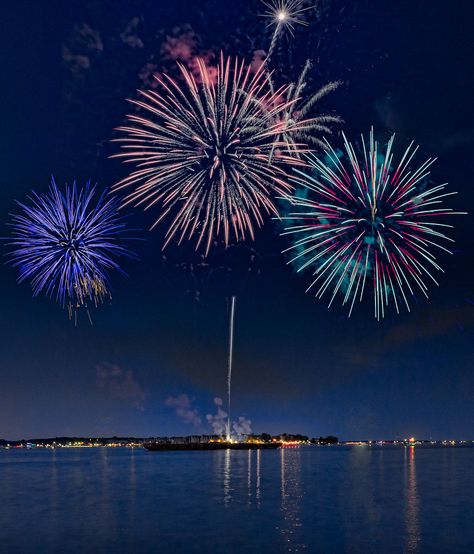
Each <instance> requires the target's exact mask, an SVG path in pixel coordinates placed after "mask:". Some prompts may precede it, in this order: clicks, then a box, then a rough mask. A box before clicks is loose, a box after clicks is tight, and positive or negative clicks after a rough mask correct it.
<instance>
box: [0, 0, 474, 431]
mask: <svg viewBox="0 0 474 554" xmlns="http://www.w3.org/2000/svg"><path fill="white" fill-rule="evenodd" d="M262 11H263V9H262V6H261V4H260V2H259V1H258V0H237V1H234V2H226V1H223V0H199V1H196V0H192V1H191V0H189V1H188V0H173V1H172V2H169V1H166V2H165V1H162V0H153V1H152V0H145V1H136V0H133V1H126V2H125V1H109V0H105V1H101V2H97V1H91V0H81V1H71V2H52V1H49V2H22V1H18V2H12V3H10V4H9V6H8V7H6V6H3V8H2V17H1V20H2V22H1V24H0V25H1V27H2V28H1V32H0V36H1V40H2V41H3V44H2V48H1V51H2V55H3V61H2V65H1V68H2V76H3V84H2V87H1V90H0V95H1V97H2V98H1V102H0V106H1V109H2V111H3V114H2V118H1V121H2V134H1V135H2V147H1V161H2V164H1V165H2V171H1V174H0V179H1V185H0V195H1V202H0V221H1V224H2V233H1V234H2V235H3V236H8V234H9V232H10V230H9V228H8V226H7V225H6V222H7V221H8V217H9V215H8V214H10V213H12V212H13V211H15V209H16V205H15V200H22V199H23V198H24V197H25V195H27V194H28V193H29V191H30V190H32V189H34V190H35V191H37V192H42V191H46V190H47V188H48V185H49V181H50V176H51V174H54V176H55V178H56V181H57V182H58V184H61V185H63V184H64V183H66V182H69V183H70V182H72V181H73V180H74V179H76V180H77V181H78V182H79V183H81V184H83V183H85V181H86V180H88V179H91V180H93V181H94V182H97V183H99V184H100V185H101V186H102V187H109V186H111V185H112V184H114V183H116V182H117V181H118V180H119V179H120V178H122V177H123V176H124V175H126V171H127V168H126V167H124V166H122V164H121V163H120V161H119V160H116V159H110V157H109V156H110V155H111V154H113V153H115V152H117V150H118V146H117V145H116V144H114V143H111V139H113V138H114V137H116V136H117V133H116V131H114V128H115V127H117V126H118V125H120V124H121V123H122V122H123V119H124V115H125V113H127V110H128V109H129V108H128V105H127V103H126V102H125V99H126V98H133V97H134V96H135V94H136V89H137V88H142V87H144V86H145V84H146V83H148V82H150V75H151V73H153V71H160V72H162V71H170V72H172V73H173V72H174V71H175V62H174V61H173V60H172V59H171V57H172V53H171V54H170V52H172V51H174V49H175V47H176V44H178V45H184V46H187V47H189V48H190V50H191V54H192V55H196V54H200V55H205V56H212V55H213V54H214V55H215V54H217V53H218V52H219V50H220V49H222V50H223V51H224V52H225V53H227V54H232V55H235V54H238V55H239V56H243V57H245V59H246V60H247V61H248V62H250V61H251V60H252V58H253V56H254V52H256V51H258V50H261V49H265V48H268V45H269V40H270V35H271V30H268V29H265V21H264V20H263V19H262V18H261V17H258V15H257V14H259V13H262ZM473 15H474V9H473V8H472V3H471V2H469V1H468V0H461V1H458V2H455V3H454V4H452V5H450V4H449V3H446V2H440V1H432V0H429V1H428V0H417V1H415V2H408V1H397V2H393V1H390V0H382V1H377V2H376V1H375V0H372V1H369V0H366V1H338V0H335V1H334V2H325V1H322V2H321V3H320V9H319V11H318V12H317V13H316V14H311V15H310V16H309V17H308V21H309V23H310V25H309V26H308V27H307V28H303V27H298V28H297V29H295V37H294V38H293V39H291V40H290V41H289V42H287V41H286V39H284V40H283V41H282V42H281V44H280V47H279V50H278V51H277V53H276V62H278V63H279V66H280V76H281V77H282V78H283V77H285V76H286V77H287V78H290V79H295V78H296V77H297V76H298V73H299V68H302V66H303V65H304V62H305V60H306V58H311V59H313V60H314V61H315V63H314V67H313V69H312V71H311V75H310V79H309V85H310V86H311V87H312V88H313V89H315V88H316V87H318V86H321V85H323V84H324V83H326V82H327V81H329V80H342V81H343V82H344V84H343V86H342V87H340V89H339V90H338V91H336V92H334V93H332V94H331V95H330V96H328V97H327V98H326V99H325V100H324V102H323V103H322V106H323V107H324V109H325V110H328V111H334V112H335V113H337V114H339V115H340V116H341V117H342V118H343V119H344V124H343V125H342V126H340V127H339V128H338V130H336V131H335V133H334V137H333V141H334V142H335V143H337V144H340V141H341V138H340V134H339V131H340V130H341V129H344V130H345V132H346V133H347V134H348V135H349V136H350V137H352V138H354V139H356V138H357V136H358V135H359V134H360V132H364V133H366V132H367V131H368V130H369V129H370V126H371V125H374V126H375V128H376V130H377V133H378V136H379V137H381V138H382V139H387V138H388V137H389V135H390V133H392V132H396V133H397V144H398V146H399V148H400V147H403V146H404V145H405V143H408V142H410V141H411V140H412V139H414V140H415V142H416V143H418V144H420V145H421V148H420V156H419V158H418V160H419V161H420V162H421V161H423V160H424V159H426V158H428V157H430V156H438V161H437V162H436V164H435V166H434V168H433V171H432V178H433V181H434V182H439V183H442V182H445V181H448V182H449V183H450V186H451V189H452V190H457V191H459V195H458V197H456V198H455V199H453V200H451V205H452V206H453V207H455V208H457V209H460V210H466V211H469V212H471V214H472V213H474V172H473V169H472V168H473V163H472V162H473V159H472V152H473V146H474V117H473V116H474V114H473V110H472V99H473V98H474V87H473V79H472V67H473V61H474V60H473V46H472V21H473ZM184 50H185V51H186V48H184ZM154 215H156V212H155V213H151V211H150V212H147V213H142V212H140V211H139V210H137V211H130V216H129V221H130V226H131V227H133V228H137V229H142V230H143V232H140V233H138V234H141V235H142V236H143V237H144V238H145V240H144V241H141V242H137V243H135V244H133V249H134V250H135V251H136V252H137V254H138V256H139V260H138V261H137V260H127V261H126V262H125V263H124V268H125V270H126V271H127V273H128V277H122V276H120V275H115V276H114V278H113V301H112V303H111V304H110V305H108V304H107V305H105V306H103V307H101V308H100V309H97V310H95V311H94V313H93V323H94V325H93V326H90V325H89V324H88V322H87V320H86V319H81V320H80V322H79V324H78V325H77V326H75V325H74V323H73V322H70V321H69V320H68V317H67V313H66V312H65V311H63V310H62V309H61V308H60V307H59V306H57V305H56V304H55V303H54V302H52V301H50V300H48V299H46V298H34V299H33V298H32V297H31V290H30V288H29V287H28V285H27V284H22V285H17V283H16V272H15V270H14V269H13V268H11V267H9V266H8V265H2V266H0V284H1V286H0V305H1V308H0V310H1V311H0V326H1V334H0V340H1V346H0V438H9V439H16V438H23V437H24V438H27V437H40V436H42V437H44V436H58V435H91V436H94V435H113V434H117V435H122V436H123V435H135V436H156V435H171V434H191V433H194V432H210V430H211V429H210V427H209V426H208V423H207V421H206V414H213V413H215V410H216V406H215V404H214V398H215V397H224V395H225V384H226V349H227V321H228V315H227V313H228V312H227V300H226V299H227V298H228V297H229V296H230V295H231V294H236V295H237V296H238V300H237V315H236V336H235V349H236V350H235V366H234V368H235V371H234V377H233V416H234V417H235V418H236V417H237V416H245V417H246V418H248V419H250V420H251V421H252V428H253V430H254V431H256V432H262V431H267V432H270V433H279V432H289V433H291V432H301V433H305V434H309V435H311V436H319V435H321V434H323V435H324V434H329V433H331V434H335V435H337V436H338V437H340V438H342V439H352V438H358V439H368V438H392V437H393V438H397V437H398V438H400V437H401V438H403V437H406V436H412V435H414V436H417V437H420V438H429V437H433V438H474V432H473V428H474V426H473V424H474V402H473V397H474V371H473V368H474V351H473V343H474V286H473V278H474V265H473V263H472V260H473V254H474V239H473V233H472V229H473V227H472V216H471V215H468V216H463V217H458V218H456V221H455V222H454V223H455V230H454V233H453V237H454V238H455V239H456V245H455V249H454V256H449V255H441V256H440V258H439V259H440V261H441V265H442V266H443V268H444V269H445V270H446V273H445V274H439V275H438V277H439V282H440V287H439V288H436V287H433V288H431V291H430V299H429V300H428V301H427V300H426V299H424V297H421V296H419V295H417V296H416V297H415V298H414V299H413V302H412V312H411V313H405V312H404V313H401V314H400V315H399V316H397V315H396V314H395V313H394V311H391V312H390V314H389V315H388V317H386V319H385V320H384V321H382V322H377V321H375V320H374V319H373V308H372V304H371V299H370V297H367V298H366V302H365V303H364V304H362V305H358V306H357V309H356V310H355V313H354V314H353V316H352V317H351V318H350V319H348V318H347V312H346V309H345V308H342V307H341V306H340V305H339V304H337V303H336V304H335V305H334V306H333V307H332V308H331V309H330V310H328V309H327V307H326V304H327V303H325V302H324V300H323V301H316V300H315V299H314V298H313V297H312V296H311V295H310V294H305V292H304V291H305V284H306V280H305V278H304V277H302V276H299V275H296V274H295V273H294V272H293V271H292V269H291V268H290V267H288V266H287V265H286V263H285V262H286V259H285V258H284V257H283V256H282V255H281V254H280V251H281V250H282V249H283V248H284V247H285V245H286V243H285V241H284V239H283V238H282V237H280V236H279V230H278V228H277V226H276V225H275V224H274V223H273V222H271V221H268V222H267V225H266V227H265V228H263V229H262V230H261V231H260V232H259V233H258V236H257V239H256V241H255V243H245V244H242V245H240V246H238V247H231V248H228V249H227V250H225V249H224V248H223V247H222V246H221V245H217V246H216V247H215V248H214V250H213V252H212V253H211V255H210V256H209V258H208V259H206V260H203V259H202V258H201V257H200V256H199V255H197V254H195V253H194V251H193V249H192V247H190V246H187V245H184V246H181V247H180V246H177V245H176V244H172V245H171V246H170V247H169V248H168V249H167V250H166V251H165V252H162V250H161V245H162V242H163V230H162V229H158V230H156V231H153V232H151V233H149V232H148V228H149V227H150V225H151V224H152V222H153V221H154V217H153V216H154ZM2 249H3V250H4V251H5V250H6V247H5V244H4V243H3V244H2Z"/></svg>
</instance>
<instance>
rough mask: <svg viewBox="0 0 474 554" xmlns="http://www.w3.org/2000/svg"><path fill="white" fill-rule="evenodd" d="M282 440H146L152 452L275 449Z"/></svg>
mask: <svg viewBox="0 0 474 554" xmlns="http://www.w3.org/2000/svg"><path fill="white" fill-rule="evenodd" d="M280 446H281V442H262V443H257V442H225V441H223V442H217V441H216V442H146V443H144V444H143V447H144V448H146V449H147V450H150V451H152V452H156V451H167V450H275V449H277V448H279V447H280Z"/></svg>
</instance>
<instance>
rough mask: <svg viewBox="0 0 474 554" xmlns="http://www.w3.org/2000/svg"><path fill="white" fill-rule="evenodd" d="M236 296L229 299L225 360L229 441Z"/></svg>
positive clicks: (228, 435) (227, 437) (229, 436)
mask: <svg viewBox="0 0 474 554" xmlns="http://www.w3.org/2000/svg"><path fill="white" fill-rule="evenodd" d="M235 301H236V297H235V296H232V298H231V300H230V323H229V358H228V362H227V433H226V439H227V440H228V441H230V439H231V433H230V387H231V383H232V358H233V353H234V315H235Z"/></svg>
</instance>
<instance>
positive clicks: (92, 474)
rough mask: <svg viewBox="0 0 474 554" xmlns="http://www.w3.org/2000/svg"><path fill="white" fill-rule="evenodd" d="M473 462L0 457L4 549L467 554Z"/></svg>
mask: <svg viewBox="0 0 474 554" xmlns="http://www.w3.org/2000/svg"><path fill="white" fill-rule="evenodd" d="M473 465H474V449H472V448H457V449H455V448H451V449H449V451H448V450H447V449H442V448H439V449H428V448H426V449H425V448H419V447H415V448H406V449H404V448H390V447H389V448H384V449H377V448H367V447H354V448H344V447H337V448H317V447H312V448H301V449H291V450H290V449H288V450H284V449H281V450H278V451H230V450H228V451H217V452H165V453H150V452H145V451H143V450H141V449H106V448H98V449H81V450H63V451H61V450H57V451H40V450H38V451H16V452H14V451H0V478H1V487H0V529H1V531H2V541H3V542H2V544H8V549H7V550H6V552H8V554H10V553H12V554H13V553H16V552H18V553H21V554H24V553H30V552H31V553H33V552H34V553H35V554H41V553H43V552H44V553H48V554H49V553H50V552H61V553H62V552H66V553H67V552H89V551H93V552H107V553H108V552H113V553H114V554H115V553H122V552H123V553H128V552H155V551H164V552H191V553H193V552H196V553H200V552H205V553H208V552H212V553H214V552H217V553H220V552H223V553H227V552H230V553H232V552H236V553H239V554H240V553H242V552H244V553H245V552H258V553H267V552H268V553H272V554H273V553H278V552H301V551H308V552H363V553H364V554H365V553H367V552H376V553H379V552H380V553H384V554H385V553H390V552H416V553H424V552H428V553H430V554H431V553H433V552H456V553H462V552H466V553H467V552H469V553H471V552H472V551H473V550H474V549H473V545H474V530H473V526H472V525H471V517H472V513H473V512H474V501H473V496H472V490H474V477H473V472H472V471H471V468H472V467H473ZM25 526H27V527H26V528H27V529H28V532H26V533H25ZM91 544H93V545H94V547H93V549H92V550H91V547H90V545H91ZM156 545H160V548H156ZM0 551H2V548H1V547H0Z"/></svg>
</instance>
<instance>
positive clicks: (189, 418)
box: [165, 394, 201, 427]
mask: <svg viewBox="0 0 474 554" xmlns="http://www.w3.org/2000/svg"><path fill="white" fill-rule="evenodd" d="M165 406H169V407H170V408H174V409H175V410H176V415H177V416H178V417H179V418H180V419H181V420H182V421H184V423H190V424H192V425H193V426H194V427H200V425H201V416H200V415H199V412H198V411H197V410H196V408H193V407H192V400H191V398H189V396H188V395H187V394H179V395H178V396H168V398H167V399H166V400H165Z"/></svg>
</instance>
